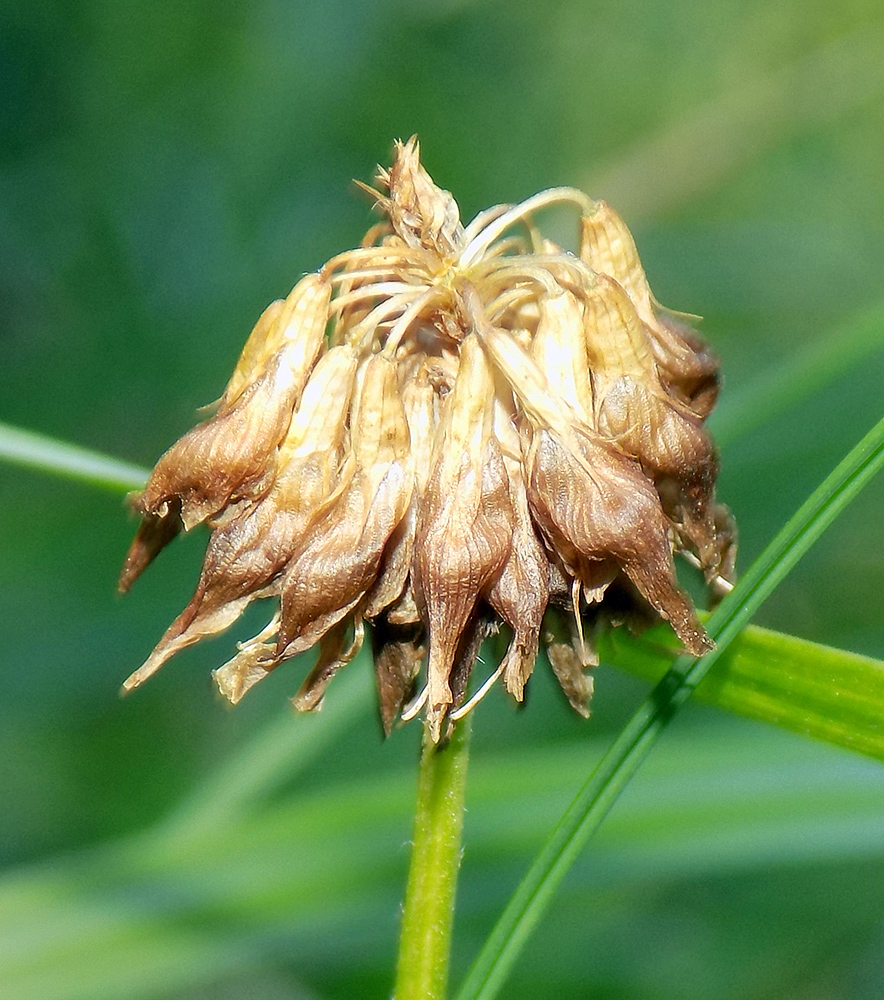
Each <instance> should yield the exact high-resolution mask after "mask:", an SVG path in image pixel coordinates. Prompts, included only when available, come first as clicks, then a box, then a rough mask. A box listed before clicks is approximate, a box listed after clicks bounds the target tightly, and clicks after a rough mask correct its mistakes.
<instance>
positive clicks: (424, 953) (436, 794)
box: [394, 715, 471, 1000]
mask: <svg viewBox="0 0 884 1000" xmlns="http://www.w3.org/2000/svg"><path fill="white" fill-rule="evenodd" d="M470 719H471V716H469V715H468V716H467V717H466V718H464V719H461V720H460V721H459V722H458V723H457V724H456V725H455V727H454V731H453V733H452V735H451V738H450V739H449V740H448V742H447V743H445V744H443V745H437V744H435V743H433V740H432V738H431V736H430V733H429V729H428V728H427V727H424V739H423V748H422V752H421V767H420V776H419V778H418V791H417V807H416V810H415V817H414V841H413V845H412V849H411V868H410V870H409V873H408V886H407V888H406V892H405V909H404V911H403V914H402V935H401V938H400V942H399V962H398V966H397V969H396V992H395V994H394V996H395V1000H443V998H444V997H445V995H446V990H447V986H448V959H449V955H450V952H451V928H452V923H453V921H454V895H455V891H456V888H457V873H458V869H459V868H460V844H461V830H462V828H463V810H464V791H465V788H466V778H467V760H468V754H469V735H470Z"/></svg>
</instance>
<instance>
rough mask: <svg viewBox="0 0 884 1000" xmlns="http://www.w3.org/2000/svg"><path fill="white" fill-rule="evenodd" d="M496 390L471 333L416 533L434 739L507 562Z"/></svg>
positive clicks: (510, 522)
mask: <svg viewBox="0 0 884 1000" xmlns="http://www.w3.org/2000/svg"><path fill="white" fill-rule="evenodd" d="M493 391H494V383H493V380H492V377H491V372H490V369H489V367H488V362H487V360H486V359H485V355H484V351H483V350H482V347H481V345H480V344H479V342H478V341H477V339H476V337H475V336H474V335H470V336H468V337H466V338H465V340H464V342H463V345H462V351H461V365H460V371H459V372H458V376H457V381H456V383H455V386H454V390H453V392H452V393H451V394H450V395H449V396H448V398H447V400H446V405H445V409H444V413H443V416H442V421H441V423H440V427H439V436H438V446H437V449H436V454H435V459H434V469H433V474H432V476H431V477H430V481H429V483H428V485H427V489H426V492H425V494H424V497H423V499H422V503H421V510H420V515H419V518H418V527H417V536H416V552H415V564H416V565H415V568H416V570H417V579H416V589H417V592H418V599H419V605H420V606H421V607H422V608H423V609H424V611H425V620H426V622H427V624H428V629H429V661H428V664H427V682H428V688H429V695H428V704H427V720H428V722H429V725H430V731H431V733H432V735H433V738H434V739H436V740H438V738H439V735H440V732H441V725H442V720H443V719H444V717H445V714H446V712H447V710H448V707H449V706H450V705H451V703H452V690H451V687H450V685H449V678H450V675H451V671H452V669H453V667H454V665H455V657H456V656H457V652H458V647H459V645H460V642H461V638H462V635H463V633H464V630H465V629H466V627H467V625H468V623H469V621H470V618H471V616H472V615H473V611H474V609H475V607H476V604H477V601H478V600H479V598H480V597H482V596H483V595H484V594H485V593H486V592H487V590H488V588H489V587H490V586H491V585H493V583H494V581H495V580H496V578H497V576H498V574H499V573H500V571H501V569H502V568H503V565H504V562H505V561H506V557H507V555H508V554H509V549H510V541H511V538H512V532H513V526H514V516H515V514H514V511H513V508H512V503H511V501H510V496H509V489H508V483H507V476H506V470H505V468H504V465H503V459H502V457H501V454H500V448H499V446H498V445H497V442H496V440H495V439H494V437H493V435H492V433H491V421H492V403H493Z"/></svg>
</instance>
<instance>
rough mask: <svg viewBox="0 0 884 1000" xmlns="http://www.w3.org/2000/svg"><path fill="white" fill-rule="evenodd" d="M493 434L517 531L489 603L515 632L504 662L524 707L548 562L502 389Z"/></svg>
mask: <svg viewBox="0 0 884 1000" xmlns="http://www.w3.org/2000/svg"><path fill="white" fill-rule="evenodd" d="M494 431H495V435H496V437H497V439H498V441H499V442H500V447H501V452H502V455H503V461H504V466H505V468H506V472H507V479H508V482H509V490H510V500H511V502H512V505H513V513H514V528H513V537H512V543H511V547H510V552H509V555H508V556H507V559H506V562H505V563H504V565H503V569H502V570H501V573H500V576H499V577H498V578H497V580H496V582H495V583H494V586H493V587H492V588H491V590H490V591H489V593H488V603H489V604H490V605H491V607H492V608H494V610H495V611H496V612H497V613H498V614H499V615H500V617H501V618H502V619H503V620H504V621H505V622H506V624H507V625H508V626H509V627H510V628H511V629H512V631H513V638H512V641H511V642H510V645H509V648H508V649H507V652H506V656H505V657H504V664H503V682H504V685H505V686H506V689H507V691H509V693H510V694H511V695H512V696H513V697H514V698H515V699H516V701H521V700H522V698H523V693H524V689H525V683H526V681H527V680H528V678H529V677H530V676H531V672H532V670H533V669H534V661H535V659H536V658H537V647H538V641H539V636H540V626H541V622H542V621H543V615H544V612H545V611H546V606H547V603H548V601H549V560H548V558H547V555H546V553H545V552H544V550H543V546H542V545H541V543H540V541H539V539H538V538H537V535H536V533H535V530H534V525H533V523H532V521H531V515H530V513H529V511H528V496H527V492H526V488H525V478H524V472H523V469H522V462H521V446H520V441H519V435H518V432H517V431H516V428H515V427H514V426H513V415H512V411H511V409H510V407H509V406H508V405H507V402H506V394H505V392H504V390H503V387H501V386H498V388H497V392H496V394H495V411H494Z"/></svg>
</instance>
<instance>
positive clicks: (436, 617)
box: [120, 138, 734, 739]
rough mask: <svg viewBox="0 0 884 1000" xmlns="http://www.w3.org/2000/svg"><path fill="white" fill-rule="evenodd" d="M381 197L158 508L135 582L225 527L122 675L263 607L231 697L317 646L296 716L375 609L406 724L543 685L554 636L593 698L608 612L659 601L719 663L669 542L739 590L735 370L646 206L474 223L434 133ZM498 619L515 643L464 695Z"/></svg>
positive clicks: (270, 338) (303, 292)
mask: <svg viewBox="0 0 884 1000" xmlns="http://www.w3.org/2000/svg"><path fill="white" fill-rule="evenodd" d="M377 186H378V190H374V189H371V188H367V190H369V191H371V193H372V195H373V197H374V198H375V200H376V204H377V207H378V209H379V210H380V212H381V213H382V215H383V217H384V219H383V221H382V222H381V223H379V224H378V225H376V226H374V227H373V228H372V229H371V230H369V233H368V235H367V236H366V239H365V241H364V243H363V245H362V246H361V247H359V248H358V249H355V250H350V251H348V252H346V253H342V254H340V255H339V256H337V257H335V258H333V259H332V260H330V261H329V262H328V263H327V264H326V265H325V266H324V267H323V268H322V269H321V270H320V271H319V273H317V274H310V275H307V276H306V277H305V278H303V279H302V280H301V281H300V282H299V283H298V284H297V285H296V286H295V288H294V290H293V291H292V292H291V294H290V295H289V297H288V298H287V299H286V300H285V301H279V302H274V303H273V304H272V305H270V306H269V307H268V308H267V310H266V311H265V312H264V314H263V315H262V316H261V318H260V319H259V320H258V323H257V325H256V326H255V329H254V331H253V332H252V335H251V336H250V337H249V340H248V342H247V343H246V346H245V348H244V350H243V352H242V355H241V357H240V359H239V362H238V364H237V366H236V369H235V371H234V373H233V376H232V378H231V379H230V382H229V384H228V386H227V389H226V390H225V392H224V395H223V396H222V397H221V400H220V403H219V404H218V408H217V411H216V412H215V414H214V416H212V417H211V418H210V419H208V420H206V421H205V422H204V423H202V424H200V425H199V426H197V427H195V428H194V429H193V430H192V431H190V432H189V433H187V434H185V436H184V437H183V438H182V439H181V440H180V441H178V442H177V443H176V444H175V445H173V446H172V448H170V449H169V451H167V452H166V454H165V455H163V457H162V458H161V459H160V460H159V462H158V463H157V466H156V468H155V469H154V470H153V473H152V474H151V476H150V479H149V481H148V483H147V486H146V487H145V489H144V491H143V492H142V493H141V494H140V495H139V496H138V497H137V498H136V499H135V501H134V504H135V507H136V509H137V510H138V512H139V513H140V514H141V516H142V518H143V520H142V524H141V527H140V529H139V531H138V533H137V535H136V537H135V540H134V541H133V543H132V546H131V548H130V550H129V553H128V555H127V557H126V561H125V565H124V567H123V572H122V575H121V578H120V589H121V590H124V591H125V590H128V588H129V587H130V586H131V584H132V582H133V581H134V580H135V579H136V577H137V576H138V575H139V574H140V573H141V572H142V571H143V570H144V568H145V567H146V566H147V565H148V564H149V563H150V561H151V560H152V559H153V558H154V556H156V554H157V553H158V552H159V551H160V549H162V548H163V547H164V546H165V545H166V544H167V543H168V542H169V541H171V539H172V538H174V536H175V535H177V534H178V533H179V531H181V530H185V531H188V530H190V529H191V528H193V527H194V526H195V525H197V524H202V523H207V524H208V525H209V527H210V528H211V532H212V534H211V538H210V540H209V544H208V550H207V552H206V557H205V562H204V565H203V569H202V574H201V576H200V580H199V584H198V586H197V588H196V592H195V594H194V596H193V598H192V599H191V601H190V603H189V604H188V605H187V607H186V608H185V609H184V611H183V612H182V613H181V614H180V615H179V616H178V618H177V619H176V620H175V622H173V624H172V625H171V627H170V628H169V629H168V631H167V632H166V634H165V635H164V636H163V638H162V639H161V640H160V642H159V643H158V645H157V647H156V649H154V651H153V653H152V654H151V655H150V657H149V658H148V659H147V661H146V662H145V664H144V665H143V666H142V667H141V668H140V669H138V670H137V671H135V673H134V674H132V676H131V677H130V678H129V679H128V680H127V681H126V683H125V685H124V687H125V689H126V690H129V689H131V688H134V687H136V686H138V685H139V684H141V683H142V682H143V681H144V680H146V679H147V678H148V677H149V676H150V675H151V674H153V673H154V672H155V671H156V670H157V669H159V667H161V666H162V665H163V664H164V663H165V662H166V660H168V659H169V658H170V657H171V656H173V655H174V654H175V653H176V652H178V650H180V649H183V648H184V647H186V646H189V645H191V644H192V643H195V642H197V641H198V640H200V639H202V638H203V637H204V636H208V635H213V634H215V633H217V632H219V631H221V630H222V629H225V628H227V627H228V626H229V625H231V624H232V623H233V622H234V621H235V620H236V619H237V618H238V617H239V615H240V614H241V613H242V611H243V610H244V609H245V607H246V606H247V605H248V604H249V603H250V602H251V601H253V600H255V599H256V598H264V597H267V598H273V599H274V601H275V607H276V610H275V612H274V614H273V616H272V618H271V620H270V622H269V624H268V625H267V626H266V628H264V629H263V630H262V632H261V633H260V634H259V635H257V636H255V637H254V638H253V639H251V640H249V641H248V642H245V643H241V644H239V646H238V651H237V653H236V655H235V656H234V657H233V659H231V660H230V661H229V662H228V663H226V664H225V665H224V666H223V667H221V668H220V669H218V670H216V671H215V679H216V681H217V683H218V686H219V688H220V689H221V691H222V692H223V693H224V694H225V695H226V696H227V698H229V699H230V701H231V702H234V703H235V702H237V701H239V699H240V698H241V697H242V696H243V695H244V694H245V693H246V691H248V690H249V688H251V687H252V686H253V685H254V684H256V683H257V682H258V681H259V680H261V679H262V678H263V677H266V676H267V674H268V673H270V671H272V670H274V669H275V668H276V667H277V666H279V664H280V663H282V662H283V661H284V660H287V659H289V658H291V657H293V656H295V655H297V654H298V653H301V652H303V651H304V650H306V649H309V648H311V647H313V646H317V647H318V658H317V661H316V664H315V666H314V667H313V669H312V670H311V672H310V674H309V676H308V677H307V679H306V680H305V681H304V683H303V686H302V688H301V691H300V693H299V694H298V696H297V697H296V698H295V704H296V706H297V707H298V708H301V709H312V708H316V707H318V706H319V704H320V703H321V700H322V697H323V693H324V691H325V688H326V685H327V684H328V682H329V680H330V679H331V678H332V677H333V676H334V674H335V673H336V672H337V670H338V669H339V668H340V667H341V666H343V665H344V664H346V663H347V662H348V661H349V660H350V659H352V658H353V656H354V655H355V654H356V652H357V651H358V649H359V648H360V646H361V644H362V642H363V640H364V636H365V628H366V623H368V624H369V626H370V629H371V641H372V645H373V650H374V656H375V666H376V671H377V681H378V690H379V694H380V703H381V715H382V719H383V723H384V727H385V729H386V730H387V731H389V730H390V728H391V727H392V725H393V724H394V722H395V720H396V719H397V718H398V717H400V716H401V717H402V718H410V717H412V716H414V715H416V714H418V713H419V712H420V711H421V710H423V711H424V712H425V715H426V718H427V720H428V721H429V724H430V727H431V731H432V733H433V735H434V737H435V738H436V739H438V738H439V736H440V734H441V733H442V731H443V727H444V724H445V721H446V719H452V718H457V717H458V716H459V715H461V714H463V713H464V712H465V711H467V710H468V709H469V708H470V707H471V706H472V704H474V703H475V702H476V701H477V700H478V698H480V697H481V696H482V694H484V692H485V691H486V690H487V689H488V687H489V686H490V685H491V683H492V682H493V681H494V680H495V679H497V678H500V679H501V680H502V683H503V684H504V686H505V687H506V689H507V690H508V691H509V692H510V693H511V694H512V695H513V696H514V697H515V698H516V699H518V700H521V699H522V697H523V691H524V688H525V683H526V682H527V680H528V678H529V676H530V674H531V671H532V670H533V668H534V661H535V658H536V656H537V652H538V648H539V646H540V644H541V642H543V643H544V644H545V645H546V647H547V650H548V653H549V659H550V662H551V664H552V667H553V670H554V672H555V674H556V676H557V677H558V679H559V681H560V682H561V684H562V687H563V689H564V691H565V694H566V695H567V697H568V699H569V700H570V701H571V703H572V704H573V705H574V707H575V708H576V709H577V710H578V711H581V712H582V713H584V714H587V704H588V700H589V697H590V694H591V690H592V685H591V677H590V676H588V675H587V672H586V671H587V668H588V667H590V666H592V665H593V664H594V663H596V662H597V660H596V658H595V656H594V653H593V649H592V644H591V642H590V635H591V629H592V628H593V627H594V625H595V624H596V623H597V622H600V621H603V620H607V621H610V622H614V623H619V622H622V621H627V622H631V623H640V622H642V621H643V620H647V619H648V618H652V617H654V616H655V615H657V616H660V617H662V618H664V619H666V620H667V621H669V622H670V623H671V625H672V628H673V629H674V630H675V632H676V634H677V635H678V637H679V639H680V640H681V641H682V643H683V644H684V646H685V647H686V648H687V649H688V650H690V652H692V653H694V654H701V653H704V652H705V651H707V650H708V649H709V648H710V646H711V643H710V641H709V638H708V637H707V635H706V633H705V632H704V630H703V627H702V625H701V624H700V622H699V621H698V619H697V616H696V613H695V611H694V608H693V606H692V604H691V602H690V600H689V599H688V597H687V596H686V595H685V593H684V592H683V591H682V590H681V589H680V588H679V586H678V584H677V582H676V578H675V571H674V567H673V554H674V553H675V552H682V553H685V554H686V555H688V557H689V558H691V559H692V560H693V561H694V563H695V564H696V565H698V566H700V567H701V568H702V569H703V571H704V572H705V574H706V579H707V581H709V583H710V585H711V586H712V588H713V590H714V589H715V588H719V589H722V588H726V586H727V581H728V580H729V579H730V578H731V576H732V573H733V559H734V537H733V530H732V526H731V522H730V518H729V516H728V513H727V511H726V509H725V508H723V507H722V506H721V505H719V504H717V503H716V502H715V496H714V486H715V478H716V473H717V459H716V455H715V451H714V448H713V445H712V442H711V440H710V438H709V435H708V433H707V432H706V430H705V428H704V426H703V421H704V419H705V418H706V416H707V415H708V414H709V412H710V410H711V409H712V406H713V405H714V402H715V397H716V394H717V388H718V381H717V372H718V366H717V362H716V360H715V358H714V357H713V356H712V355H711V354H710V353H709V351H708V350H707V349H706V347H705V345H704V344H703V343H702V341H701V340H700V339H699V337H698V336H697V335H696V333H695V332H694V331H693V330H692V329H690V328H689V327H688V325H687V322H686V318H685V317H683V316H678V315H676V314H673V313H670V312H669V311H667V310H666V309H663V308H662V307H661V306H659V305H658V304H657V302H656V301H655V299H654V297H653V296H652V294H651V291H650V288H649V287H648V283H647V280H646V278H645V273H644V271H643V270H642V266H641V263H640V261H639V258H638V254H637V253H636V249H635V244H634V243H633V240H632V237H631V235H630V233H629V230H628V229H627V228H626V226H625V224H624V223H623V221H622V219H621V218H620V217H619V216H618V215H617V214H616V213H615V212H614V211H613V209H611V208H610V207H609V206H608V205H606V204H605V203H604V202H594V201H592V200H591V199H589V198H588V197H587V196H586V195H584V194H582V193H581V192H579V191H575V190H573V189H570V188H557V189H553V190H549V191H544V192H542V193H540V194H538V195H535V196H534V197H533V198H529V199H528V200H527V201H525V202H523V203H521V204H519V205H498V206H496V207H494V208H491V209H489V210H487V211H485V212H481V213H480V214H479V215H478V216H477V217H476V218H475V219H474V220H473V221H472V222H471V223H470V224H469V225H467V226H463V225H462V224H461V222H460V216H459V212H458V208H457V204H456V203H455V201H454V199H453V198H452V197H451V195H450V194H448V193H447V192H446V191H442V190H440V189H439V188H438V187H436V185H435V184H434V183H433V181H432V180H431V178H430V176H429V174H427V172H426V171H425V170H424V169H423V167H422V166H421V165H420V162H419V159H418V144H417V142H416V140H415V139H413V138H412V139H411V140H409V141H408V142H407V143H404V144H402V143H400V144H397V146H396V149H395V155H394V161H393V165H392V167H391V168H390V170H389V171H387V170H383V169H381V170H380V171H379V173H378V176H377ZM553 204H570V205H573V206H576V207H577V209H578V210H579V211H580V213H581V216H580V228H579V256H575V255H574V254H571V253H567V252H565V251H563V250H562V249H561V248H559V247H558V246H555V245H554V244H553V243H551V242H550V241H549V240H547V239H544V238H543V237H542V236H541V235H540V233H539V232H538V231H537V229H536V227H535V225H534V222H533V216H534V213H535V212H537V211H538V210H539V209H542V208H544V207H546V206H548V205H553ZM500 623H503V624H505V625H506V626H507V627H508V629H509V632H510V633H511V638H510V641H509V646H508V648H507V650H506V653H505V654H504V655H503V657H502V659H501V662H500V664H499V666H497V668H496V669H495V670H494V672H493V673H492V674H491V676H490V677H489V678H488V679H487V680H486V681H485V682H484V683H483V684H482V685H481V687H480V688H479V690H478V691H477V692H476V694H474V695H473V697H472V698H471V699H469V700H467V687H468V680H469V676H470V673H471V671H472V668H473V666H474V664H475V662H476V660H477V656H478V651H479V648H480V646H481V644H482V641H483V640H484V639H485V638H486V637H487V636H488V635H489V634H490V633H491V632H493V631H496V630H497V629H498V627H499V626H500ZM424 661H425V662H426V668H425V680H423V681H420V680H419V678H420V675H421V670H422V664H423V663H424ZM416 691H417V692H419V693H417V694H415V692H416Z"/></svg>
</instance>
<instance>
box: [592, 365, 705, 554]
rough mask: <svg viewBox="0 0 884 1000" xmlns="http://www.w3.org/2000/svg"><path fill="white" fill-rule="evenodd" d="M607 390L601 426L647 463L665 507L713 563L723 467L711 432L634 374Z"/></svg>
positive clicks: (601, 408) (621, 446) (625, 449)
mask: <svg viewBox="0 0 884 1000" xmlns="http://www.w3.org/2000/svg"><path fill="white" fill-rule="evenodd" d="M601 392H604V396H603V397H602V398H601V399H600V401H599V418H598V427H599V431H600V432H601V433H602V434H604V435H607V436H610V437H611V438H612V440H613V441H614V442H615V443H616V445H617V447H618V448H619V449H620V450H621V451H623V452H624V453H625V454H627V455H631V456H632V457H634V458H637V459H638V460H639V461H640V462H641V463H642V466H643V467H644V468H645V469H646V470H647V471H648V473H649V475H651V477H652V478H653V479H654V481H655V483H656V484H657V489H658V492H659V494H660V499H661V501H662V503H663V509H664V510H665V511H666V513H667V514H668V515H669V517H671V518H672V520H673V521H674V522H675V523H676V524H677V525H679V526H680V528H681V529H682V532H683V533H684V535H685V536H686V537H687V538H688V539H689V540H690V541H691V542H692V544H693V546H694V547H695V548H696V549H697V553H698V555H699V557H700V560H701V562H702V563H703V564H704V565H707V564H708V562H709V560H710V559H711V558H712V557H711V555H710V546H711V545H712V543H713V540H714V536H715V527H714V518H713V515H712V511H711V508H710V505H711V503H712V499H713V496H714V492H715V477H716V475H717V472H718V458H717V456H716V453H715V449H714V448H713V446H712V441H711V439H710V438H709V435H708V434H707V433H706V431H705V429H704V428H703V426H702V425H701V423H700V421H699V419H698V418H697V417H695V416H693V415H692V414H690V413H687V412H685V411H680V410H679V409H677V408H676V406H675V405H674V403H673V402H672V401H671V400H670V399H669V397H668V396H665V395H663V394H658V393H653V392H651V391H650V390H649V389H648V388H647V387H646V386H645V385H642V384H639V383H637V382H635V381H634V380H633V379H632V378H630V377H629V376H622V377H621V378H618V379H615V380H614V381H613V382H612V383H610V384H609V385H607V386H605V388H604V389H602V390H600V393H601Z"/></svg>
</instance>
